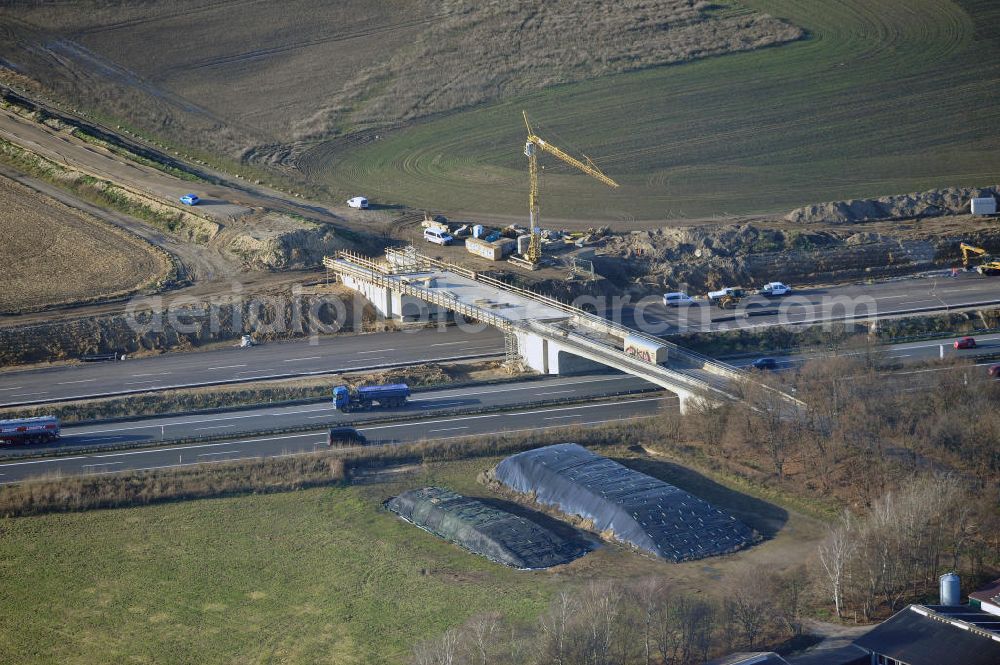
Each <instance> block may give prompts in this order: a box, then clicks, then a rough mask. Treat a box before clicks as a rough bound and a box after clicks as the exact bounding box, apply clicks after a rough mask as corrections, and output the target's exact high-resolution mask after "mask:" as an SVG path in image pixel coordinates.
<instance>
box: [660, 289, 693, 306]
mask: <svg viewBox="0 0 1000 665" xmlns="http://www.w3.org/2000/svg"><path fill="white" fill-rule="evenodd" d="M693 302H694V299H693V298H692V297H691V296H689V295H688V294H686V293H684V292H682V291H676V292H674V293H664V294H663V304H664V305H666V306H667V307H680V306H681V305H690V304H692V303H693Z"/></svg>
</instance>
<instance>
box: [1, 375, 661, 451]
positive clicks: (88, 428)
mask: <svg viewBox="0 0 1000 665" xmlns="http://www.w3.org/2000/svg"><path fill="white" fill-rule="evenodd" d="M652 388H655V386H653V385H652V384H649V383H647V382H645V381H643V380H641V379H637V378H634V377H631V376H627V375H622V374H613V375H589V376H574V377H561V378H546V379H537V380H528V381H518V382H515V383H498V384H489V385H478V386H467V387H465V388H450V389H446V390H425V391H415V392H414V393H413V394H412V396H411V397H410V400H409V401H408V403H407V404H406V405H405V406H402V407H399V408H394V409H389V408H385V409H383V408H376V409H372V410H370V411H361V412H353V413H347V414H345V413H341V412H340V411H337V410H336V409H334V408H333V405H332V403H331V402H330V401H323V402H316V403H311V404H296V405H290V406H276V407H266V408H260V409H245V410H230V411H221V412H216V413H201V414H197V415H193V414H192V415H177V416H174V415H171V416H153V417H148V418H137V419H134V420H128V421H124V422H116V423H98V424H93V425H83V426H66V427H63V428H62V438H61V439H60V440H59V442H58V443H54V444H48V445H44V446H42V445H38V446H32V447H30V448H28V447H14V448H9V449H7V450H5V451H4V452H5V453H6V454H11V455H16V454H18V453H20V454H24V453H26V452H31V451H37V450H44V449H59V450H65V449H67V448H72V447H74V446H94V445H114V444H122V443H129V444H135V443H146V442H148V443H150V444H155V443H157V442H159V441H170V440H178V439H191V438H198V437H212V436H218V435H220V434H222V435H230V434H231V435H233V436H241V435H245V434H247V433H252V432H262V431H268V430H278V429H286V428H292V427H303V426H315V427H317V428H320V427H323V426H326V425H337V424H354V423H359V422H365V421H368V422H371V421H373V420H385V419H386V418H399V417H405V416H407V415H409V416H412V417H413V418H427V417H430V416H431V414H435V413H436V414H441V413H442V412H448V413H454V412H457V411H465V412H469V411H474V410H482V409H495V408H507V409H510V408H515V407H518V406H521V405H525V404H528V405H530V404H533V403H534V404H539V403H542V402H555V401H562V400H567V399H597V398H601V397H606V396H608V395H621V394H624V393H630V392H636V391H640V390H648V389H652Z"/></svg>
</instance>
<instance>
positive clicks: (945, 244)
mask: <svg viewBox="0 0 1000 665" xmlns="http://www.w3.org/2000/svg"><path fill="white" fill-rule="evenodd" d="M967 222H968V220H961V219H960V220H959V221H958V222H956V224H955V225H953V226H956V228H953V229H949V230H947V231H944V232H942V230H941V229H936V230H930V229H927V230H925V231H924V232H920V231H919V230H918V229H919V228H921V227H920V225H910V226H911V227H914V228H907V229H904V228H903V226H901V225H899V224H896V223H892V224H888V223H881V224H878V223H874V224H869V225H867V226H866V227H865V228H863V229H861V230H854V229H842V230H838V229H837V227H833V228H832V229H825V230H820V229H818V230H816V231H803V230H798V229H795V230H787V229H778V228H768V227H766V226H761V225H758V224H732V225H727V226H720V227H694V228H678V227H665V228H662V229H656V230H653V231H638V232H634V233H630V234H626V235H618V236H614V237H612V238H610V239H609V240H608V241H607V242H606V244H605V246H604V247H603V248H602V249H601V250H600V252H599V253H598V254H597V255H596V256H595V257H594V265H595V268H596V269H597V271H598V272H599V273H600V274H601V275H604V276H605V277H607V278H608V279H609V280H611V281H613V282H614V283H616V284H617V285H618V286H619V287H624V288H626V289H627V290H628V291H629V292H630V293H632V294H633V295H646V294H647V293H650V292H655V291H663V290H672V289H675V288H680V289H684V290H689V291H690V292H691V293H702V292H704V291H705V290H706V289H711V288H719V287H722V286H732V285H734V284H739V285H743V286H748V287H753V286H760V285H762V284H764V283H766V282H769V281H773V280H780V281H785V282H791V283H799V284H801V283H803V282H807V283H808V282H811V283H817V282H827V281H837V280H842V279H856V278H861V277H863V278H868V277H882V276H889V275H895V274H903V273H910V272H914V271H917V270H926V269H930V268H934V267H936V266H941V265H952V264H954V263H955V261H956V260H957V258H958V256H959V254H958V244H959V242H960V241H961V240H967V241H970V242H973V243H975V244H977V245H980V246H982V247H985V248H987V249H988V250H991V251H992V250H993V248H994V247H998V246H1000V237H998V234H996V233H991V232H989V231H988V230H983V229H979V230H975V229H972V228H968V227H970V226H971V225H970V224H968V223H967ZM855 228H857V227H855Z"/></svg>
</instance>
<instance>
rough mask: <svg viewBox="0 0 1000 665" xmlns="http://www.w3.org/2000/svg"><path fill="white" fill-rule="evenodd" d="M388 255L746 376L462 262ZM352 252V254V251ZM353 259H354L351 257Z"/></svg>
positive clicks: (407, 254)
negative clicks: (453, 275)
mask: <svg viewBox="0 0 1000 665" xmlns="http://www.w3.org/2000/svg"><path fill="white" fill-rule="evenodd" d="M385 253H386V257H387V258H389V259H390V262H391V261H392V259H395V260H396V261H397V262H398V263H400V264H402V263H404V262H414V261H416V262H417V264H418V265H422V266H425V267H426V268H428V269H429V268H437V269H439V270H447V271H449V272H453V273H456V274H458V275H461V276H463V277H466V278H468V279H472V280H475V281H477V282H480V283H482V284H488V285H489V286H492V287H494V288H497V289H500V290H502V291H509V292H511V293H516V294H517V295H519V296H522V297H524V298H528V299H530V300H534V301H535V302H539V303H542V304H544V305H547V306H549V307H552V308H554V309H558V310H559V311H561V312H563V313H565V314H569V315H570V316H572V317H573V318H574V319H575V320H576V321H577V322H579V323H581V324H583V325H585V326H587V327H589V328H592V329H595V330H598V331H599V332H602V333H604V334H607V335H613V336H615V337H621V338H622V339H625V338H626V337H634V338H635V337H637V338H640V339H642V340H643V341H645V342H647V343H649V344H653V345H659V346H665V347H667V357H668V358H670V357H671V355H673V356H674V357H680V358H683V359H684V360H687V361H688V362H692V363H697V364H700V365H701V366H702V367H704V368H705V369H707V370H708V371H710V372H712V373H713V374H718V375H720V376H724V377H727V378H730V379H736V378H739V377H741V376H744V373H743V372H741V371H740V370H739V369H737V368H736V367H733V366H732V365H730V364H728V363H723V362H719V361H718V360H715V359H713V358H709V357H708V356H705V355H702V354H700V353H697V352H695V351H691V350H689V349H685V348H684V347H681V346H678V345H677V344H675V343H673V342H670V341H667V340H665V339H663V338H661V337H656V336H654V335H649V334H646V333H643V332H641V331H638V330H633V329H632V328H629V327H627V326H624V325H622V324H620V323H615V322H614V321H609V320H608V319H605V318H604V317H602V316H597V315H596V314H591V313H590V312H587V311H585V310H583V309H580V308H579V307H574V306H573V305H570V304H567V303H564V302H562V301H560V300H556V299H555V298H550V297H549V296H545V295H542V294H540V293H535V292H533V291H530V290H528V289H524V288H521V287H519V286H514V285H513V284H507V283H506V282H502V281H500V280H499V279H494V278H492V277H489V276H487V275H481V274H479V273H477V272H476V271H474V270H469V269H468V268H464V267H462V266H459V265H455V264H453V263H448V262H446V261H439V260H437V259H434V258H431V257H429V256H424V255H422V254H420V253H418V252H415V251H401V250H398V249H392V248H390V249H387V250H386V251H385ZM341 254H342V255H345V254H347V253H346V252H341ZM352 256H353V255H352ZM352 260H353V259H352Z"/></svg>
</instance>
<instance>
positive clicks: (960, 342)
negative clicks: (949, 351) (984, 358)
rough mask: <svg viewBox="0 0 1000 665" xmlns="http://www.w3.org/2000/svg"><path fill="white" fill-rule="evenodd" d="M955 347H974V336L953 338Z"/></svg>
mask: <svg viewBox="0 0 1000 665" xmlns="http://www.w3.org/2000/svg"><path fill="white" fill-rule="evenodd" d="M955 348H956V349H974V348H976V338H975V337H959V338H958V339H956V340H955Z"/></svg>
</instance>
